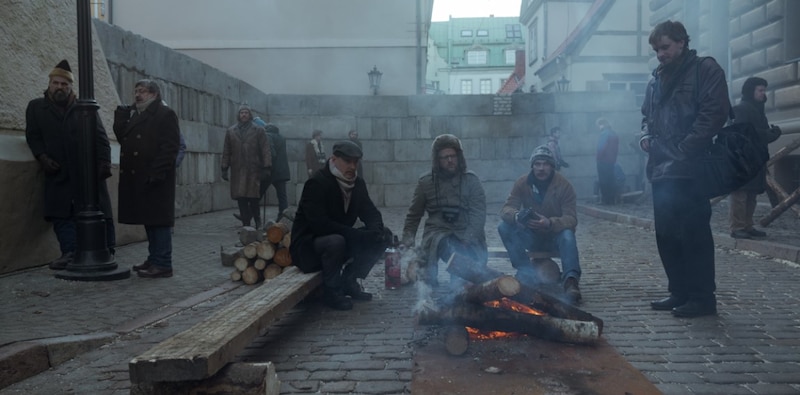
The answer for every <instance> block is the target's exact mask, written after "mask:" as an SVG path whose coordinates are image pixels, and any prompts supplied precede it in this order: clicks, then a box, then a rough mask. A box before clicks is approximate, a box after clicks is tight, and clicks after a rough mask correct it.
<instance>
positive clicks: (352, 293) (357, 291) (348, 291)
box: [343, 278, 372, 301]
mask: <svg viewBox="0 0 800 395" xmlns="http://www.w3.org/2000/svg"><path fill="white" fill-rule="evenodd" d="M343 289H344V294H345V295H347V296H349V297H351V298H353V300H363V301H370V300H372V294H371V293H369V292H364V288H362V287H361V284H359V283H358V281H357V280H356V279H355V278H353V279H349V280H345V281H344V287H343Z"/></svg>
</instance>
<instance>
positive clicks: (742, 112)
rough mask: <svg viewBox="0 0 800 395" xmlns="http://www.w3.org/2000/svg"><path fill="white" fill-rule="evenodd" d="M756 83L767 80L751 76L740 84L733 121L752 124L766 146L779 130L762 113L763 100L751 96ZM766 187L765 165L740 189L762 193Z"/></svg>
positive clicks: (763, 82)
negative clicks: (738, 101) (738, 100)
mask: <svg viewBox="0 0 800 395" xmlns="http://www.w3.org/2000/svg"><path fill="white" fill-rule="evenodd" d="M758 85H763V86H765V87H766V86H767V81H766V80H764V79H761V78H757V77H753V78H748V79H747V81H745V83H744V85H742V101H741V103H739V104H738V105H736V107H734V108H733V114H734V115H735V116H736V118H735V119H734V120H733V122H734V123H751V124H753V127H754V128H755V129H756V132H757V133H758V136H759V137H760V138H761V143H762V144H764V145H765V146H767V145H769V143H771V142H773V141H775V140H777V139H778V137H780V136H781V130H780V129H779V128H777V127H775V128H773V127H770V125H769V121H767V116H766V115H765V114H764V102H756V101H755V99H754V98H753V93H754V92H755V89H756V86H758ZM766 187H767V168H766V166H765V167H764V168H762V169H761V171H760V172H759V173H758V175H756V176H755V178H753V179H752V180H751V181H750V182H749V183H747V184H746V185H745V186H743V187H742V188H740V189H741V190H745V191H750V192H754V193H763V192H764V191H765V190H766Z"/></svg>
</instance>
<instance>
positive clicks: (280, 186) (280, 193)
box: [259, 181, 289, 222]
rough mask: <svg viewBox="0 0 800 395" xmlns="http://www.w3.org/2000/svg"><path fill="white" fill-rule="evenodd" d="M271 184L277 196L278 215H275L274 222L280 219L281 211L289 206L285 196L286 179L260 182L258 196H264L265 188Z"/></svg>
mask: <svg viewBox="0 0 800 395" xmlns="http://www.w3.org/2000/svg"><path fill="white" fill-rule="evenodd" d="M270 185H272V186H274V187H275V195H276V196H277V197H278V215H277V216H276V217H275V222H277V221H278V220H280V219H281V213H282V212H283V210H286V208H287V207H289V198H288V197H287V196H286V181H272V182H269V181H267V182H262V183H261V185H260V186H259V190H260V193H259V196H261V198H262V199H263V198H264V194H265V193H267V189H269V186H270Z"/></svg>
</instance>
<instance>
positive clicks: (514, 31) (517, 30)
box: [506, 24, 522, 38]
mask: <svg viewBox="0 0 800 395" xmlns="http://www.w3.org/2000/svg"><path fill="white" fill-rule="evenodd" d="M506 38H522V27H521V26H520V25H519V24H514V25H506Z"/></svg>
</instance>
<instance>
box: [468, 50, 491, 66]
mask: <svg viewBox="0 0 800 395" xmlns="http://www.w3.org/2000/svg"><path fill="white" fill-rule="evenodd" d="M487 55H488V51H483V50H481V51H467V64H486V58H487Z"/></svg>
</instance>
